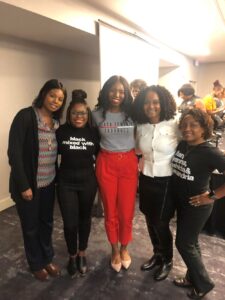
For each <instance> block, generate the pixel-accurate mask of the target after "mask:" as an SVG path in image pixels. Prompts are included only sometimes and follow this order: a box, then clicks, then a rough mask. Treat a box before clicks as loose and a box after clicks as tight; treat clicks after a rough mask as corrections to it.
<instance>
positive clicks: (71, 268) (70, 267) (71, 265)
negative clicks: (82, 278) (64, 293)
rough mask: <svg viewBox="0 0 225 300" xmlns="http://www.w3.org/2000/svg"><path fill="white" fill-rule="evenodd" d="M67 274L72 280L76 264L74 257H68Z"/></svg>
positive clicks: (75, 271)
mask: <svg viewBox="0 0 225 300" xmlns="http://www.w3.org/2000/svg"><path fill="white" fill-rule="evenodd" d="M66 268H67V272H68V273H69V275H70V276H71V278H73V277H74V276H75V275H76V274H77V263H76V257H72V256H70V258H69V261H68V264H67V267H66Z"/></svg>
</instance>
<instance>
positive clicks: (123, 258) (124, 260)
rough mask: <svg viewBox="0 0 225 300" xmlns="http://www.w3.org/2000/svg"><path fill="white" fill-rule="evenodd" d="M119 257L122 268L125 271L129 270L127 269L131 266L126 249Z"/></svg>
mask: <svg viewBox="0 0 225 300" xmlns="http://www.w3.org/2000/svg"><path fill="white" fill-rule="evenodd" d="M120 255H121V263H122V266H123V267H124V269H126V270H127V269H129V267H130V265H131V257H130V254H129V252H128V250H127V249H125V250H122V251H121V253H120Z"/></svg>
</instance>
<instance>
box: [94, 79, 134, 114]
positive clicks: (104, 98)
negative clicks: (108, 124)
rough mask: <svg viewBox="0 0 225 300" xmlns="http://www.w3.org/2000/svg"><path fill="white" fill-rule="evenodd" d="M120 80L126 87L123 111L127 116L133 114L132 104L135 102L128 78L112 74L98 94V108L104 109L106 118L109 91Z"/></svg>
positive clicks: (122, 104)
mask: <svg viewBox="0 0 225 300" xmlns="http://www.w3.org/2000/svg"><path fill="white" fill-rule="evenodd" d="M116 82H120V83H121V84H122V85H123V87H124V100H123V102H122V103H121V111H123V112H124V113H125V114H126V116H127V117H128V116H130V114H131V112H130V111H131V104H132V102H133V98H132V96H131V93H130V86H129V83H128V82H127V80H126V79H125V78H124V77H122V76H118V75H114V76H111V77H110V78H109V79H108V80H107V81H106V82H105V83H104V85H103V87H102V89H101V91H100V92H99V96H98V103H97V104H96V106H95V107H96V109H97V110H98V109H102V110H103V117H104V118H105V114H106V112H107V110H109V107H110V102H109V91H110V89H111V88H112V86H113V85H114V84H115V83H116Z"/></svg>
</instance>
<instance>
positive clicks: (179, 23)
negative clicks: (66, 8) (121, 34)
mask: <svg viewBox="0 0 225 300" xmlns="http://www.w3.org/2000/svg"><path fill="white" fill-rule="evenodd" d="M83 1H84V2H86V3H88V4H89V5H92V6H93V7H96V8H98V9H99V10H101V11H103V12H105V13H107V14H110V15H112V16H113V17H114V18H117V19H119V20H121V21H123V22H126V23H128V24H129V25H131V26H132V27H133V28H136V29H137V30H141V31H143V32H145V33H146V34H148V35H149V36H151V37H153V38H154V39H156V40H158V41H160V42H162V43H163V44H165V45H167V46H169V47H171V48H173V49H175V50H177V51H179V52H181V53H183V54H186V55H188V56H190V57H192V58H194V59H196V60H198V61H199V62H220V61H225V0H115V1H111V0H83Z"/></svg>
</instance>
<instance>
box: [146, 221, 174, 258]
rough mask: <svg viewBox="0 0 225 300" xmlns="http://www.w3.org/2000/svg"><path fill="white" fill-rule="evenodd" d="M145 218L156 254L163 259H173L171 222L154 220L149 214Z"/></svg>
mask: <svg viewBox="0 0 225 300" xmlns="http://www.w3.org/2000/svg"><path fill="white" fill-rule="evenodd" d="M145 219H146V224H147V228H148V233H149V236H150V239H151V242H152V246H153V252H154V254H155V255H157V256H160V257H161V259H162V261H165V262H170V261H172V259H173V236H172V233H171V231H170V227H169V222H163V221H160V220H158V221H157V222H152V219H151V217H148V216H145Z"/></svg>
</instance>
